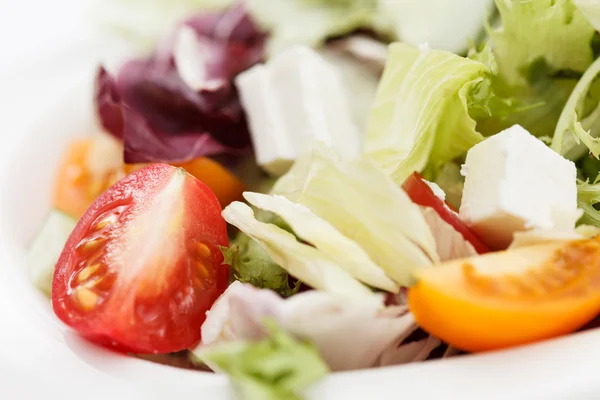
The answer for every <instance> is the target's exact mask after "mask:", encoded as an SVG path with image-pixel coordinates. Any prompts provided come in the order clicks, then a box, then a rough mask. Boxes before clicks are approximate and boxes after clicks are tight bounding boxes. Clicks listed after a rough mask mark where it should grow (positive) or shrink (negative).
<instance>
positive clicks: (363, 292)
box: [223, 201, 370, 299]
mask: <svg viewBox="0 0 600 400" xmlns="http://www.w3.org/2000/svg"><path fill="white" fill-rule="evenodd" d="M223 218H225V220H226V221H227V222H229V223H230V224H231V225H233V226H235V227H237V228H238V229H240V230H241V231H242V232H244V233H245V234H246V235H248V236H250V237H251V238H252V239H254V240H256V241H257V242H258V243H259V244H260V245H261V246H262V247H263V248H264V249H265V250H266V251H267V253H269V256H270V257H271V258H272V259H273V261H275V262H276V263H277V264H279V265H281V266H282V267H283V268H284V269H285V270H286V271H288V272H289V273H290V274H291V275H293V276H294V277H296V278H298V279H300V280H301V281H302V282H305V283H306V284H308V285H310V286H311V287H313V288H315V289H320V290H324V291H327V292H330V293H334V294H337V295H339V296H343V297H346V298H349V299H351V298H355V297H362V296H367V295H369V294H370V291H369V289H368V288H367V287H366V286H363V285H362V284H361V283H359V282H358V281H357V280H356V279H355V278H353V277H352V276H351V275H350V274H348V273H347V272H346V271H345V270H344V269H342V268H341V266H340V265H339V263H338V261H337V260H335V259H333V258H332V257H331V256H329V255H327V254H325V253H324V252H322V251H319V250H317V249H315V248H314V247H312V246H310V245H307V244H304V243H301V242H299V241H297V240H296V237H295V236H294V235H293V234H291V233H289V232H287V231H285V230H283V229H281V228H279V227H278V226H276V225H274V224H269V223H264V222H260V221H258V220H256V218H255V215H254V212H253V211H252V209H251V208H250V207H248V206H247V205H245V204H244V203H240V202H237V201H236V202H234V203H231V204H230V205H229V206H228V207H227V208H226V209H225V210H223Z"/></svg>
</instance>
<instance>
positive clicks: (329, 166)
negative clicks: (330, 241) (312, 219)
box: [273, 143, 439, 285]
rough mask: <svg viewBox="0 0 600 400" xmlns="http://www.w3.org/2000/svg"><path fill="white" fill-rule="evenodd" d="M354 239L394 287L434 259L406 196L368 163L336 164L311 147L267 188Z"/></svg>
mask: <svg viewBox="0 0 600 400" xmlns="http://www.w3.org/2000/svg"><path fill="white" fill-rule="evenodd" d="M273 193H274V194H279V195H283V196H285V197H287V198H288V199H289V200H291V201H293V202H295V203H299V204H302V205H304V206H306V207H308V209H310V211H312V212H313V213H315V214H316V215H318V216H319V217H321V218H323V219H324V220H326V221H327V222H329V223H330V224H331V225H333V226H334V227H335V228H336V229H337V230H338V231H340V232H341V233H342V234H344V235H345V236H347V237H348V238H350V239H352V240H354V241H355V242H356V243H357V244H358V245H359V246H360V247H362V248H363V249H364V250H365V252H366V253H367V254H368V255H369V257H370V258H371V260H373V261H374V262H375V263H376V264H377V265H379V266H380V267H381V268H382V269H383V271H384V272H385V273H386V274H387V275H388V276H389V277H390V278H392V279H393V280H394V281H395V282H396V283H398V284H400V285H409V284H410V283H411V279H412V278H411V274H412V270H413V269H415V268H419V267H426V266H429V265H431V264H432V261H436V260H438V259H439V258H438V255H437V253H436V249H435V241H434V239H433V236H432V234H431V231H430V230H429V227H428V226H427V223H426V222H425V220H424V218H423V215H422V214H421V212H420V210H419V207H418V206H417V205H416V204H414V203H413V202H412V201H411V200H410V199H409V197H408V196H407V195H406V193H405V192H404V191H403V190H402V189H400V188H399V187H398V186H396V184H395V183H394V182H393V181H392V180H391V179H390V178H389V177H387V176H386V175H385V174H384V173H382V171H380V170H379V169H378V168H376V167H375V166H374V165H373V164H372V163H371V162H369V161H368V160H364V159H361V160H355V161H352V162H342V161H340V160H339V159H337V157H336V155H335V153H333V152H332V151H331V149H329V148H327V147H326V146H323V145H322V144H318V143H317V145H316V147H314V148H313V149H312V150H311V151H309V152H307V153H306V154H304V156H303V157H301V158H300V159H299V160H298V161H297V162H296V163H295V164H294V166H293V167H292V169H291V170H290V171H289V172H288V173H287V174H286V175H285V176H283V177H282V178H281V179H280V180H279V181H278V182H277V184H276V185H275V187H274V188H273Z"/></svg>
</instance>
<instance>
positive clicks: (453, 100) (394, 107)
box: [365, 43, 492, 184]
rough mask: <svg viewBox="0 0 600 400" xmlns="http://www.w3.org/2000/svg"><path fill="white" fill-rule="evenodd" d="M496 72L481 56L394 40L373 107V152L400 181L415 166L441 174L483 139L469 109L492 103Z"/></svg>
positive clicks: (429, 174) (369, 144) (369, 147)
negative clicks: (459, 54) (449, 51)
mask: <svg viewBox="0 0 600 400" xmlns="http://www.w3.org/2000/svg"><path fill="white" fill-rule="evenodd" d="M491 75H492V72H491V71H490V69H489V68H488V66H486V65H485V64H484V63H482V62H479V61H476V60H471V59H467V58H462V57H459V56H457V55H454V54H451V53H448V52H445V51H439V50H430V49H428V48H421V49H418V48H414V47H411V46H408V45H406V44H402V43H393V44H392V45H390V49H389V58H388V62H387V64H386V67H385V71H384V73H383V77H382V79H381V82H380V83H379V88H378V91H377V96H376V98H375V102H374V104H373V106H372V108H371V115H370V118H369V125H368V129H367V135H366V140H365V149H366V153H367V156H368V157H369V158H370V159H372V160H373V161H374V162H375V163H376V164H377V165H378V166H379V167H380V168H382V169H383V170H384V171H385V172H386V173H387V174H389V175H390V176H391V177H392V178H393V179H394V181H395V182H396V183H398V184H402V183H403V182H404V181H405V179H406V178H407V177H408V176H409V175H410V174H411V173H413V172H414V171H419V172H422V173H423V175H424V176H425V177H426V178H427V179H430V180H431V179H433V178H435V175H436V174H437V172H438V171H439V169H440V168H441V166H442V165H444V164H445V163H446V162H448V161H451V160H453V159H454V158H456V157H458V156H460V155H462V154H463V153H465V152H466V151H467V150H468V149H469V148H471V147H472V146H473V145H475V144H477V143H478V142H480V141H481V140H482V139H483V136H482V135H481V134H480V133H479V132H477V131H476V129H475V124H476V123H475V120H474V119H473V118H472V117H471V116H470V115H469V112H470V111H471V110H474V111H475V112H476V113H478V114H481V113H482V111H483V110H486V109H489V106H490V104H489V101H488V100H489V97H490V96H491V95H492V90H491V87H490V82H489V79H490V77H491ZM442 93H443V95H442ZM490 112H491V110H490Z"/></svg>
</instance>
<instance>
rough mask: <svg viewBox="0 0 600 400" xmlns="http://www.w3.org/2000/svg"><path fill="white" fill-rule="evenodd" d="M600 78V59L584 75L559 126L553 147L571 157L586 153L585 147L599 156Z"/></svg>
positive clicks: (574, 157)
mask: <svg viewBox="0 0 600 400" xmlns="http://www.w3.org/2000/svg"><path fill="white" fill-rule="evenodd" d="M599 78H600V59H598V60H596V61H595V62H594V63H593V64H592V65H591V66H590V67H589V68H588V70H587V71H586V72H585V73H584V74H583V76H582V77H581V79H580V80H579V82H578V83H577V86H575V89H574V90H573V92H572V93H571V96H570V97H569V100H568V101H567V104H566V105H565V107H564V109H563V111H562V113H561V114H560V118H559V120H558V124H557V125H556V130H555V132H554V137H553V140H552V148H553V149H554V150H556V151H557V152H558V153H560V154H562V155H564V156H565V157H567V158H570V159H572V160H576V159H578V158H580V157H581V156H582V155H584V154H585V153H586V147H587V149H589V152H591V153H592V154H593V155H594V156H595V157H596V158H598V156H600V140H599V139H598V135H600V79H599ZM580 143H583V146H582V145H580Z"/></svg>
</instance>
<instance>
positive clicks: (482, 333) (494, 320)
mask: <svg viewBox="0 0 600 400" xmlns="http://www.w3.org/2000/svg"><path fill="white" fill-rule="evenodd" d="M416 277H417V283H416V284H415V286H413V287H412V288H411V289H410V290H409V294H408V302H409V307H410V310H411V311H412V313H413V314H414V316H415V319H416V322H417V324H419V325H420V326H421V327H422V328H423V329H425V330H426V331H428V332H429V333H431V334H432V335H434V336H436V337H438V338H440V339H441V340H443V341H445V342H447V343H449V344H450V345H452V346H455V347H457V348H459V349H462V350H466V351H471V352H477V351H486V350H494V349H500V348H506V347H511V346H516V345H521V344H526V343H531V342H535V341H538V340H543V339H548V338H552V337H556V336H560V335H563V334H566V333H569V332H573V331H575V330H577V329H578V328H580V327H582V326H583V325H585V324H586V323H587V322H589V321H591V320H592V319H593V318H594V317H595V316H596V315H598V313H599V312H600V240H599V239H598V238H596V239H590V240H580V241H573V242H555V243H551V244H543V245H536V246H531V247H525V248H520V249H515V250H509V251H504V252H498V253H491V254H486V255H483V256H478V257H473V258H469V259H465V260H454V261H450V262H448V263H444V264H442V265H440V266H438V267H433V268H430V269H424V270H420V271H418V273H417V275H416Z"/></svg>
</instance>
